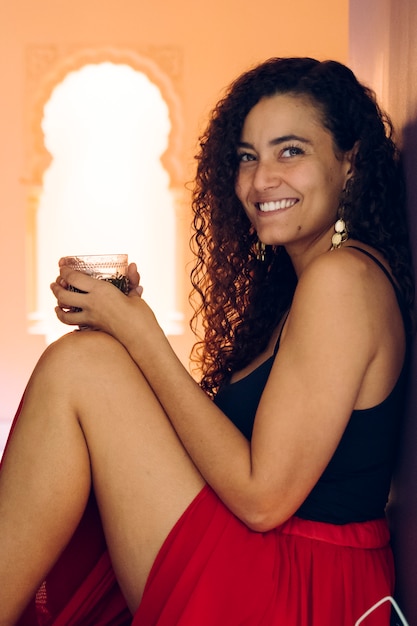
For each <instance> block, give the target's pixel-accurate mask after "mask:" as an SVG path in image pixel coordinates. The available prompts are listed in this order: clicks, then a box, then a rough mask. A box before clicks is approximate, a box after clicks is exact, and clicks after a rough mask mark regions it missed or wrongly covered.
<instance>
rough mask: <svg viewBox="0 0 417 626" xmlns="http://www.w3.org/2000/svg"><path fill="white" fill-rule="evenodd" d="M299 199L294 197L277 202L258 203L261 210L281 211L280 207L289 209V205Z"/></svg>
mask: <svg viewBox="0 0 417 626" xmlns="http://www.w3.org/2000/svg"><path fill="white" fill-rule="evenodd" d="M296 202H297V200H294V199H291V200H289V199H284V200H278V201H277V202H260V203H259V204H258V206H259V209H260V210H261V211H265V212H268V211H279V209H288V207H290V206H293V205H294V204H295V203H296Z"/></svg>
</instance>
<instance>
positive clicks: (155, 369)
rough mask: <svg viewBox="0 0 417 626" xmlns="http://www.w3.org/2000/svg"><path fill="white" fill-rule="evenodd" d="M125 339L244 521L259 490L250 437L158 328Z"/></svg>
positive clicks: (208, 476) (202, 467) (197, 457)
mask: <svg viewBox="0 0 417 626" xmlns="http://www.w3.org/2000/svg"><path fill="white" fill-rule="evenodd" d="M125 342H126V343H125V347H126V348H127V349H128V351H129V353H130V355H131V356H132V358H133V359H134V361H135V362H136V363H137V365H138V366H139V367H140V369H141V370H142V372H143V374H144V375H145V377H146V378H147V380H148V382H149V384H150V386H151V387H152V389H153V390H154V392H155V394H156V396H157V397H158V399H159V401H160V403H161V405H162V406H163V407H164V409H165V412H166V414H167V416H168V418H169V419H170V421H171V423H172V425H173V427H174V429H175V431H176V432H177V434H178V436H179V438H180V439H181V441H182V443H183V445H184V447H185V448H186V450H187V452H188V453H189V455H190V457H191V458H192V459H193V461H194V463H195V465H196V466H197V467H198V469H199V471H200V472H201V474H202V475H203V477H204V479H205V480H206V481H207V482H208V483H209V484H210V485H211V486H212V488H213V489H214V490H215V491H216V492H217V493H218V495H219V496H220V498H221V499H222V500H223V501H224V502H225V504H226V505H227V506H228V507H229V508H230V509H231V510H232V511H233V512H234V513H235V514H236V515H237V516H238V517H240V518H241V519H244V520H245V521H246V520H247V518H248V517H250V515H251V511H252V510H253V509H256V508H257V504H256V501H257V495H258V493H259V486H257V485H256V484H255V478H254V475H253V472H252V460H251V447H250V443H249V442H248V441H247V439H246V438H245V437H244V436H243V435H242V434H241V433H240V431H239V430H238V429H237V428H236V427H235V426H234V424H232V422H231V421H230V420H229V419H228V418H227V417H226V416H225V415H224V414H223V413H222V411H220V409H218V407H216V405H215V404H214V403H213V401H212V400H211V399H210V398H209V397H208V396H207V395H206V394H205V393H204V391H202V390H201V388H200V387H199V385H198V384H197V383H196V382H195V380H194V379H193V378H192V376H191V375H190V374H189V373H188V372H187V370H186V369H185V368H184V366H183V365H182V364H181V362H180V361H179V359H178V357H177V356H176V354H175V353H174V351H173V350H172V348H171V346H170V344H169V342H168V340H167V339H166V337H165V335H164V334H163V333H162V331H161V330H160V329H159V328H158V329H153V330H152V332H151V333H148V334H147V335H146V337H144V336H142V337H141V338H140V339H135V338H134V337H133V335H132V334H131V335H130V338H129V339H125Z"/></svg>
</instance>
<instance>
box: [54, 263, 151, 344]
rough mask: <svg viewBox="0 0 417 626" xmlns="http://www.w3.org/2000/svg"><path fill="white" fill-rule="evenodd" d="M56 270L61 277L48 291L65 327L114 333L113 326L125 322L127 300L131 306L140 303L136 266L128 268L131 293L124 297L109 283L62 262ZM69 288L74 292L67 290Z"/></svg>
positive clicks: (140, 290) (140, 288)
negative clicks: (136, 301)
mask: <svg viewBox="0 0 417 626" xmlns="http://www.w3.org/2000/svg"><path fill="white" fill-rule="evenodd" d="M59 267H60V274H59V276H58V277H57V279H56V282H55V283H52V285H51V290H52V292H53V293H54V295H55V297H56V298H57V301H58V306H57V307H56V309H55V312H56V315H57V317H58V319H59V320H60V321H61V322H63V323H64V324H68V325H80V326H83V327H88V328H90V329H101V330H104V331H106V332H110V333H111V334H113V333H114V326H115V325H116V323H117V321H118V320H119V319H120V318H121V317H123V319H124V322H125V323H126V318H127V316H128V315H129V313H128V310H127V307H126V306H124V305H126V304H127V301H130V303H132V304H133V301H134V300H139V299H140V296H141V295H142V292H143V287H142V286H141V285H140V284H139V283H140V276H139V273H138V271H137V267H136V264H135V263H131V264H130V265H129V268H128V278H129V287H130V291H129V295H128V297H127V298H126V296H125V295H124V294H123V293H122V292H121V291H119V290H118V289H117V288H116V287H115V286H114V285H112V284H111V283H109V282H107V281H102V280H97V279H95V278H92V277H91V276H88V275H87V274H84V273H82V272H78V271H75V270H72V269H70V268H69V267H68V266H66V265H65V262H64V260H63V259H61V260H60V262H59ZM69 285H71V286H72V287H74V289H75V291H72V290H68V287H69ZM131 310H133V309H131Z"/></svg>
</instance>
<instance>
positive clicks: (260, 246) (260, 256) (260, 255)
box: [255, 239, 266, 263]
mask: <svg viewBox="0 0 417 626" xmlns="http://www.w3.org/2000/svg"><path fill="white" fill-rule="evenodd" d="M255 249H256V259H257V260H258V261H261V262H262V263H263V262H264V261H265V259H266V245H265V244H264V243H263V242H262V241H259V239H258V241H257V242H256V244H255Z"/></svg>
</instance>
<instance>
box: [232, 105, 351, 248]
mask: <svg viewBox="0 0 417 626" xmlns="http://www.w3.org/2000/svg"><path fill="white" fill-rule="evenodd" d="M237 150H238V157H239V169H238V174H237V178H236V194H237V196H238V198H239V200H240V201H241V203H242V205H243V207H244V209H245V212H246V214H247V215H248V217H249V219H250V221H251V223H252V224H253V226H254V228H255V230H256V232H257V233H258V237H259V239H260V240H261V241H263V242H264V243H266V244H273V245H284V246H285V247H286V249H287V251H288V253H289V254H290V255H291V256H292V255H293V254H294V255H296V254H302V253H303V252H305V251H306V250H311V251H313V250H316V249H317V250H318V251H324V250H326V249H329V248H330V245H331V236H332V233H333V225H334V222H335V221H336V218H337V209H338V206H339V199H340V194H341V192H342V190H343V188H344V187H345V184H346V181H347V179H348V178H349V176H350V175H351V169H350V168H351V162H350V156H351V155H350V153H348V154H345V155H343V154H338V155H337V156H336V153H335V147H334V143H333V138H332V135H331V133H330V132H329V131H328V130H327V129H326V128H325V127H324V126H323V123H322V121H321V118H320V111H319V110H318V109H317V108H316V107H315V106H314V105H313V104H312V103H311V102H310V101H309V100H308V99H306V98H303V97H300V96H294V95H289V94H284V95H283V94H279V95H275V96H272V97H268V98H263V99H262V100H260V101H259V102H258V103H257V104H256V105H255V106H254V107H253V108H252V109H251V111H250V112H249V114H248V115H247V117H246V119H245V122H244V125H243V129H242V135H241V139H240V143H239V145H238V149H237Z"/></svg>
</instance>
